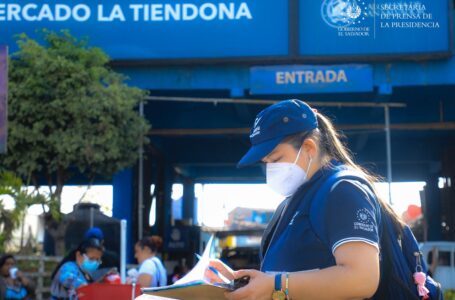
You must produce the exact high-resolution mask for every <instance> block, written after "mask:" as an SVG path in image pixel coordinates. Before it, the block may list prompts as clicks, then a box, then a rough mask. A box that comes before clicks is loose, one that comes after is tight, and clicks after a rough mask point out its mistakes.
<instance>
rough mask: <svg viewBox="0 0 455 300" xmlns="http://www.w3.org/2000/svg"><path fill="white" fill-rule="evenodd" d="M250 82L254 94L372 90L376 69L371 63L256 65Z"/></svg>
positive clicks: (252, 69)
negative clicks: (373, 70)
mask: <svg viewBox="0 0 455 300" xmlns="http://www.w3.org/2000/svg"><path fill="white" fill-rule="evenodd" d="M250 82H251V93H252V94H303V93H333V92H368V91H372V90H373V72H372V68H371V66H369V65H335V66H307V65H300V66H298V65H291V66H271V67H254V68H251V70H250Z"/></svg>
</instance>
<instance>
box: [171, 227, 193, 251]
mask: <svg viewBox="0 0 455 300" xmlns="http://www.w3.org/2000/svg"><path fill="white" fill-rule="evenodd" d="M189 239H190V231H189V228H188V227H183V226H175V227H172V228H171V231H170V232H169V234H167V236H166V250H171V251H184V250H188V247H189V242H190V240H189Z"/></svg>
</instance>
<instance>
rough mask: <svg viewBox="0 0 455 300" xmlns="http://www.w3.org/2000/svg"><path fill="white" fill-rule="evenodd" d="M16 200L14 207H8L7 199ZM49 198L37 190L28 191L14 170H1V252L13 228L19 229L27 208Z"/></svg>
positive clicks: (3, 250)
mask: <svg viewBox="0 0 455 300" xmlns="http://www.w3.org/2000/svg"><path fill="white" fill-rule="evenodd" d="M7 197H10V198H11V199H12V200H14V203H15V205H14V208H10V209H7V208H6V207H5V203H4V202H5V200H6V199H7ZM48 202H49V199H48V198H47V197H46V196H45V195H42V194H40V193H39V192H37V191H34V192H28V191H27V189H26V188H24V187H23V183H22V180H21V179H20V178H19V177H17V176H16V175H15V174H14V173H12V172H0V253H4V252H5V246H6V245H7V244H8V242H10V240H11V237H12V233H13V230H15V229H17V228H18V227H19V225H20V224H21V221H22V220H23V218H24V215H25V213H26V211H27V208H29V207H30V206H32V205H33V204H41V205H46V204H48Z"/></svg>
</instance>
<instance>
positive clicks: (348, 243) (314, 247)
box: [206, 100, 400, 300]
mask: <svg viewBox="0 0 455 300" xmlns="http://www.w3.org/2000/svg"><path fill="white" fill-rule="evenodd" d="M250 140H251V143H252V147H251V148H250V150H249V151H248V152H247V153H246V154H245V156H244V157H243V158H242V159H241V160H240V162H239V167H243V166H248V165H252V164H255V163H264V164H265V167H266V177H267V184H268V185H269V186H270V188H272V189H273V190H274V191H276V192H277V193H279V194H281V195H282V196H283V197H284V200H283V202H282V203H281V204H280V205H279V206H278V208H277V210H276V212H275V214H274V216H273V218H272V220H271V221H270V223H269V224H268V227H267V228H266V230H265V231H264V234H263V237H262V243H261V269H260V271H257V270H239V271H233V270H231V269H230V268H229V267H228V266H226V265H225V264H223V263H222V262H221V261H219V260H212V261H211V262H210V265H211V266H212V267H214V268H216V269H217V270H218V271H219V272H220V273H222V274H223V275H224V276H225V277H227V278H229V279H230V280H233V279H238V278H242V277H244V276H249V278H250V279H249V282H248V284H247V285H246V286H244V287H242V288H239V289H237V290H235V291H233V292H229V293H226V294H225V295H226V298H228V299H232V300H234V299H274V300H282V299H293V300H298V299H312V300H316V299H330V300H332V299H394V298H393V297H389V296H387V294H386V291H385V289H384V286H383V285H382V283H381V286H380V287H379V288H378V286H379V284H380V248H379V241H380V238H379V236H380V232H381V231H380V230H379V226H378V224H379V222H380V209H381V208H380V206H382V207H383V208H384V210H385V211H387V213H388V214H390V215H391V216H392V218H393V220H394V222H396V223H397V224H399V223H400V221H399V219H398V217H397V216H396V215H395V214H394V213H393V211H392V210H391V209H390V207H389V206H388V205H387V204H386V203H385V202H384V201H382V200H380V198H379V197H378V194H377V192H376V191H374V187H372V186H373V182H374V181H375V178H374V177H373V176H371V175H369V174H368V173H367V172H366V171H365V170H363V169H362V168H361V167H359V166H358V165H356V164H355V163H354V161H353V159H352V158H351V155H350V152H349V150H348V149H347V148H346V147H345V146H344V145H343V143H342V142H341V141H340V139H339V136H338V134H337V132H336V131H335V129H334V127H333V125H332V123H331V122H330V120H329V119H328V118H326V117H325V116H324V115H322V114H321V113H319V112H317V111H316V110H314V109H312V108H311V107H310V106H308V105H307V104H306V103H305V102H303V101H300V100H286V101H281V102H278V103H276V104H274V105H272V106H270V107H268V108H266V109H264V110H263V111H261V112H260V113H259V114H258V115H257V118H256V120H255V122H254V126H253V128H252V130H251V134H250ZM343 170H355V171H356V172H357V173H358V174H359V176H360V177H361V178H362V179H366V180H367V181H368V182H369V183H370V184H368V185H365V184H363V183H362V182H364V181H362V180H360V177H359V180H341V181H339V182H336V183H335V184H334V185H333V186H331V189H330V192H329V193H328V196H327V197H328V199H327V201H324V202H323V204H321V205H324V207H319V209H318V211H319V212H320V213H319V214H318V216H312V217H315V218H320V220H322V222H323V224H324V232H323V235H324V236H323V239H322V238H321V237H320V236H318V234H317V233H316V231H315V230H314V228H312V226H313V224H312V223H311V222H310V221H311V220H310V213H311V212H312V211H313V210H311V208H312V200H314V198H315V197H316V193H317V191H318V190H319V189H320V188H321V187H322V186H323V184H324V183H325V182H329V181H328V180H329V178H330V177H331V176H333V175H334V174H337V172H342V171H343ZM357 173H356V174H357ZM314 205H319V203H316V204H314ZM323 240H324V241H327V243H325V242H323ZM206 276H207V277H208V278H209V279H210V280H211V281H214V282H217V281H220V280H219V278H218V276H217V275H216V274H215V272H212V271H211V270H210V269H207V270H206Z"/></svg>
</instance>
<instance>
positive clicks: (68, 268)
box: [51, 261, 89, 299]
mask: <svg viewBox="0 0 455 300" xmlns="http://www.w3.org/2000/svg"><path fill="white" fill-rule="evenodd" d="M88 283H89V282H88V279H87V278H86V276H85V274H84V273H83V272H82V270H81V269H80V268H79V266H78V265H77V264H76V263H75V262H74V261H68V262H66V263H64V264H63V265H62V266H61V267H60V269H59V270H58V271H57V273H56V274H55V277H54V279H53V281H52V285H51V294H52V297H53V298H67V299H68V298H71V296H72V295H73V294H74V292H75V290H76V289H77V288H78V287H80V286H82V285H85V284H88Z"/></svg>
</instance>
